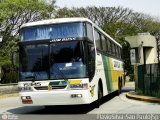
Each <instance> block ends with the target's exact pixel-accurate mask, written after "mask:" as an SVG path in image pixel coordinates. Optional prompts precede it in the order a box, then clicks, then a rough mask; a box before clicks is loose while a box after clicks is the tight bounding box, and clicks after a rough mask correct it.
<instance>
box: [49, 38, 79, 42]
mask: <svg viewBox="0 0 160 120" xmlns="http://www.w3.org/2000/svg"><path fill="white" fill-rule="evenodd" d="M72 40H76V38H56V39H52V40H51V41H50V42H60V41H72Z"/></svg>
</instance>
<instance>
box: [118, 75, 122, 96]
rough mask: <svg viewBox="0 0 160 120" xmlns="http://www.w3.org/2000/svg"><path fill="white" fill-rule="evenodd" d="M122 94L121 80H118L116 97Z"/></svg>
mask: <svg viewBox="0 0 160 120" xmlns="http://www.w3.org/2000/svg"><path fill="white" fill-rule="evenodd" d="M121 92H122V80H121V79H120V78H118V95H120V94H121Z"/></svg>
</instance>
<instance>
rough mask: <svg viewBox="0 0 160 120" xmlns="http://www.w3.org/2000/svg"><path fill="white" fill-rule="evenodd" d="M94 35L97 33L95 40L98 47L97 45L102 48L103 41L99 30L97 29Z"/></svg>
mask: <svg viewBox="0 0 160 120" xmlns="http://www.w3.org/2000/svg"><path fill="white" fill-rule="evenodd" d="M94 35H95V42H96V47H97V49H100V50H101V49H102V48H101V42H100V39H101V38H100V34H99V33H98V31H97V30H94Z"/></svg>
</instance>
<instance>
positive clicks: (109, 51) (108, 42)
mask: <svg viewBox="0 0 160 120" xmlns="http://www.w3.org/2000/svg"><path fill="white" fill-rule="evenodd" d="M107 46H108V50H107V51H108V53H109V54H110V53H111V44H110V40H109V39H107Z"/></svg>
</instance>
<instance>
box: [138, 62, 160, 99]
mask: <svg viewBox="0 0 160 120" xmlns="http://www.w3.org/2000/svg"><path fill="white" fill-rule="evenodd" d="M138 89H139V90H141V91H142V93H143V94H144V95H149V96H153V97H159V98H160V64H146V65H140V66H138Z"/></svg>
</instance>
